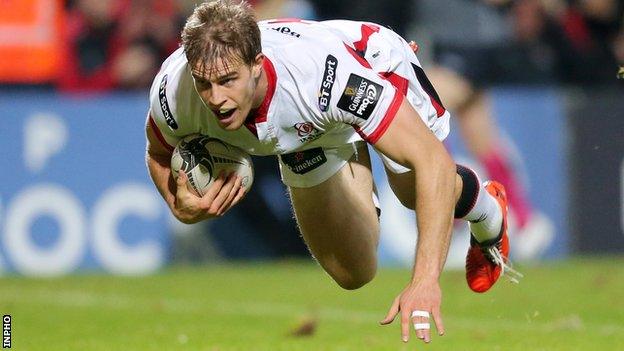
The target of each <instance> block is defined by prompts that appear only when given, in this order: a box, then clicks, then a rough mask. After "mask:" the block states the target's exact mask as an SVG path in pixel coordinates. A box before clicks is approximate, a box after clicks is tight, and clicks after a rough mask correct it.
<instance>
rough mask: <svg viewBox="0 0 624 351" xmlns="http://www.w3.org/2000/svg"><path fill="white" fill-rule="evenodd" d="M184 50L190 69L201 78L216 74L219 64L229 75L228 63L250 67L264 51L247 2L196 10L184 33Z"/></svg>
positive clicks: (221, 2) (221, 0)
mask: <svg viewBox="0 0 624 351" xmlns="http://www.w3.org/2000/svg"><path fill="white" fill-rule="evenodd" d="M182 46H183V47H184V53H185V55H186V58H187V60H188V62H189V65H190V67H191V68H192V69H199V70H200V73H201V74H202V75H210V74H212V73H214V70H215V69H216V64H217V63H218V61H219V60H223V63H224V64H225V65H226V66H225V67H224V68H225V70H226V71H227V70H228V69H229V67H228V66H227V65H228V63H230V64H231V63H233V62H240V63H243V64H247V65H251V64H252V63H254V62H255V59H256V56H257V55H258V54H259V53H260V52H261V51H262V45H261V43H260V29H259V28H258V24H257V23H256V17H255V15H254V13H253V11H252V9H251V6H250V5H249V4H248V3H247V2H246V1H242V2H240V3H234V2H233V1H230V0H217V1H212V2H204V3H202V4H200V5H199V6H197V7H196V8H195V10H194V11H193V14H192V15H191V16H189V18H188V19H187V20H186V24H185V25H184V29H183V30H182ZM232 60H234V61H232Z"/></svg>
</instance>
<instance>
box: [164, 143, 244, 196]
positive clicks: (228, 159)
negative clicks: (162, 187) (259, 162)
mask: <svg viewBox="0 0 624 351" xmlns="http://www.w3.org/2000/svg"><path fill="white" fill-rule="evenodd" d="M180 170H183V171H184V172H185V173H186V175H187V176H188V183H189V186H190V188H191V189H193V190H194V191H195V192H196V193H197V195H199V196H203V195H204V194H205V193H206V191H207V190H208V188H210V186H211V185H212V183H213V182H214V180H215V179H216V178H217V177H218V176H219V174H220V173H221V172H222V171H224V172H225V173H226V174H229V173H231V172H235V173H236V174H237V175H238V176H239V177H241V178H242V182H241V185H242V187H243V188H244V189H245V192H247V191H249V188H251V184H252V183H253V164H252V162H251V157H250V156H249V154H247V153H246V152H245V151H243V150H241V149H239V148H237V147H235V146H232V145H230V144H227V143H225V142H223V141H221V140H218V139H214V138H210V137H208V136H204V135H199V134H192V135H189V136H186V137H184V138H183V139H182V140H180V142H179V143H178V145H177V146H176V148H175V150H173V155H172V156H171V171H172V172H173V176H174V177H175V178H177V177H178V172H179V171H180Z"/></svg>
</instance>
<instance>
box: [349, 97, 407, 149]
mask: <svg viewBox="0 0 624 351" xmlns="http://www.w3.org/2000/svg"><path fill="white" fill-rule="evenodd" d="M404 98H405V95H403V94H401V92H400V91H398V90H397V91H396V93H394V98H393V99H392V102H391V103H390V106H389V107H388V110H386V114H385V116H384V117H383V119H382V120H381V123H379V125H378V126H377V129H375V131H374V132H372V133H371V134H370V135H369V136H368V137H365V138H364V139H365V140H366V141H368V142H369V143H371V144H375V143H376V142H377V141H378V140H379V138H381V136H382V135H384V133H385V132H386V130H387V129H388V127H389V126H390V123H391V122H392V121H393V120H394V117H395V116H396V114H397V111H399V107H401V103H402V102H403V99H404ZM358 133H360V132H359V131H358ZM360 135H362V133H360Z"/></svg>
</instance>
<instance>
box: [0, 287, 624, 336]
mask: <svg viewBox="0 0 624 351" xmlns="http://www.w3.org/2000/svg"><path fill="white" fill-rule="evenodd" d="M0 300H2V301H3V302H4V303H6V302H7V301H17V302H19V303H25V304H44V305H55V306H62V307H73V308H109V309H112V310H123V311H143V312H153V311H154V310H156V309H161V310H162V312H163V313H181V314H198V315H202V316H204V315H206V313H214V314H221V315H240V316H244V317H258V316H264V317H288V318H298V317H301V316H302V315H311V316H317V317H318V318H319V319H320V320H330V321H335V322H348V323H358V324H373V323H374V324H376V323H378V321H380V320H381V319H382V318H383V317H385V311H378V312H375V311H366V310H354V309H343V308H335V307H319V308H310V307H309V306H307V307H306V306H301V305H297V304H288V303H276V302H269V301H265V302H260V301H256V302H241V301H230V300H215V301H212V302H210V303H209V302H204V301H198V300H190V299H179V298H161V299H159V298H154V299H153V300H150V301H145V300H141V299H140V298H132V297H131V296H127V295H121V294H93V293H86V292H83V291H74V290H54V291H48V290H39V291H30V292H28V293H25V292H24V291H19V290H17V289H11V290H8V289H6V288H3V289H2V290H1V291H0ZM397 318H398V317H397ZM397 321H398V320H397ZM446 322H447V325H449V326H455V327H459V328H462V329H474V327H475V326H487V327H493V328H497V329H499V330H508V331H525V332H538V333H552V332H557V331H571V332H583V333H587V332H594V333H598V334H601V335H603V336H610V335H616V334H622V333H624V324H622V325H620V324H595V323H594V324H589V323H583V321H582V320H581V319H580V317H578V316H576V315H569V316H562V318H560V319H558V320H554V321H537V320H535V319H532V320H523V321H516V320H509V319H502V318H496V319H493V318H474V317H470V318H466V317H450V316H447V317H446ZM395 323H396V322H395Z"/></svg>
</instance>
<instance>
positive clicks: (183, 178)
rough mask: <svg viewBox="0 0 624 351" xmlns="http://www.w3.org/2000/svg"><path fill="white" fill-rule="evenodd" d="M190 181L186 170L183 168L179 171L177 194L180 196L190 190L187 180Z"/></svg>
mask: <svg viewBox="0 0 624 351" xmlns="http://www.w3.org/2000/svg"><path fill="white" fill-rule="evenodd" d="M187 181H188V176H187V175H186V172H184V171H183V170H180V171H178V178H176V196H177V197H178V198H180V197H181V196H182V195H184V194H186V193H188V192H189V190H188V188H187V187H186V182H187Z"/></svg>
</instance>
